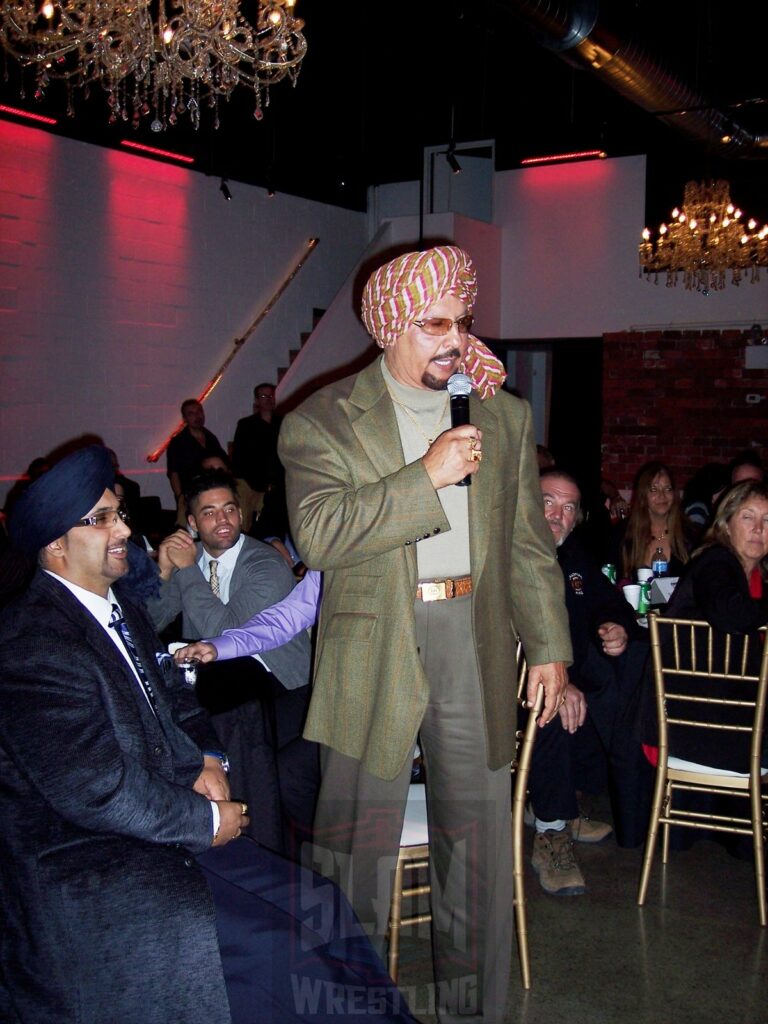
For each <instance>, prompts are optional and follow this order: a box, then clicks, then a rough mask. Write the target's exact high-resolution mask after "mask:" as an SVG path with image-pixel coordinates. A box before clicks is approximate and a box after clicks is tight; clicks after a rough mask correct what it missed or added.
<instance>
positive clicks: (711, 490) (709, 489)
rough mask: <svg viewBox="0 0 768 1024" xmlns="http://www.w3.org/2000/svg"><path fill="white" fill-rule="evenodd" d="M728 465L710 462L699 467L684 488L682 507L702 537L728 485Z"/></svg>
mask: <svg viewBox="0 0 768 1024" xmlns="http://www.w3.org/2000/svg"><path fill="white" fill-rule="evenodd" d="M729 480H730V474H729V470H728V467H727V466H725V465H723V463H721V462H708V463H707V464H706V465H704V466H702V467H701V468H700V469H698V470H697V471H696V472H695V473H694V474H693V476H692V477H691V479H690V480H689V481H688V483H687V484H686V485H685V487H684V489H683V498H682V508H683V513H684V515H685V516H686V517H687V519H688V521H689V523H690V524H691V526H692V527H693V529H694V531H695V532H696V533H697V535H698V536H699V537H702V536H703V535H704V533H705V531H706V529H707V527H708V526H709V524H710V522H711V520H712V511H713V509H714V507H715V505H717V501H718V498H719V497H720V495H721V494H722V493H723V491H724V490H725V488H726V487H727V486H728V483H729Z"/></svg>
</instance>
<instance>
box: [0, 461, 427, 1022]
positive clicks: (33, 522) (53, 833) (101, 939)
mask: <svg viewBox="0 0 768 1024" xmlns="http://www.w3.org/2000/svg"><path fill="white" fill-rule="evenodd" d="M112 486H113V473H112V467H111V464H110V459H109V455H108V453H107V450H106V449H105V448H102V447H100V446H91V447H89V448H83V449H81V450H79V451H77V452H75V453H74V454H72V455H70V456H68V457H67V458H65V459H63V460H62V461H61V462H59V463H57V464H56V465H55V466H53V468H52V469H51V470H50V471H49V472H48V473H46V474H45V475H44V476H42V477H40V479H39V480H37V481H36V482H35V483H34V484H32V485H31V486H30V487H29V488H28V490H27V491H26V492H25V494H24V496H23V497H22V498H21V499H20V501H19V502H18V504H17V505H16V507H15V509H14V514H13V518H12V522H11V530H10V532H11V540H12V542H13V543H14V544H15V546H16V547H17V548H18V549H19V550H20V551H21V552H22V553H24V554H25V555H27V556H28V557H30V558H36V559H37V561H38V565H39V568H38V570H37V573H36V575H35V576H34V578H33V580H32V582H31V584H30V585H29V588H28V589H27V591H26V592H25V593H24V594H23V595H22V596H21V597H20V598H19V599H18V600H17V601H16V602H15V603H14V604H12V605H10V606H9V607H8V608H7V609H6V610H5V611H4V613H3V619H2V623H1V624H0V778H1V780H2V781H0V820H1V821H2V828H0V887H1V888H2V892H3V904H4V907H3V909H4V916H5V920H4V932H3V943H2V948H1V949H0V1018H2V1020H3V1021H17V1022H19V1024H64V1022H66V1024H75V1022H78V1024H106V1022H109V1024H171V1022H179V1024H181V1022H183V1024H229V1022H230V1021H231V1022H233V1024H256V1022H259V1024H262V1022H263V1024H290V1022H296V1021H303V1020H311V1021H312V1022H313V1024H321V1022H333V1024H335V1022H336V1021H339V1020H341V1021H342V1022H343V1021H345V1020H348V1019H350V1017H352V1016H354V1019H355V1020H357V1019H359V1017H360V1015H361V1012H362V1014H363V1015H367V1016H374V1017H376V1019H377V1020H379V1021H386V1022H391V1024H394V1022H399V1024H413V1018H412V1017H411V1015H410V1013H409V1012H408V1010H407V1008H406V1007H405V1004H404V1002H403V1001H402V999H401V997H400V995H399V993H398V992H397V990H396V989H395V988H394V987H393V986H392V985H391V983H390V982H389V980H388V978H387V977H386V975H385V971H384V968H383V966H382V964H381V962H380V961H378V960H377V959H376V957H375V955H374V954H373V950H372V948H371V946H370V943H369V942H368V940H367V938H366V937H365V935H364V934H363V932H362V929H361V928H360V925H359V923H358V922H357V921H356V920H355V919H354V917H353V915H352V913H351V911H350V909H349V907H348V905H347V904H346V903H344V901H343V900H342V901H341V902H339V900H340V894H339V893H338V892H337V891H336V890H335V889H334V888H333V887H332V886H329V885H328V883H326V882H325V881H324V880H322V879H320V878H319V877H317V876H314V875H312V874H311V873H310V872H308V871H304V870H302V869H301V868H299V867H297V866H296V865H293V864H291V863H290V862H289V861H287V860H284V859H283V858H281V857H279V856H277V855H276V854H273V853H271V852H270V851H268V850H265V849H263V848H261V847H259V846H258V845H257V844H256V843H253V842H252V841H251V840H249V839H247V838H245V837H243V838H239V837H240V832H241V829H242V828H243V827H244V826H245V825H246V824H247V823H248V820H249V819H248V817H247V807H246V805H245V804H243V803H241V802H240V801H237V800H231V799H230V794H229V786H228V783H227V779H226V775H225V772H224V765H223V763H222V759H221V756H220V754H221V752H217V739H216V736H215V734H214V732H213V731H212V729H211V727H210V724H209V722H208V719H207V716H206V714H205V712H203V711H202V710H201V709H200V707H199V706H198V704H197V701H196V699H195V694H194V690H193V689H192V688H191V687H188V686H187V685H186V684H185V682H184V680H183V678H182V676H181V674H180V673H179V672H178V670H177V669H176V668H175V667H174V663H173V662H172V660H171V659H170V657H168V656H167V655H165V654H163V653H161V652H160V651H159V649H158V641H157V637H156V636H155V634H154V631H153V630H152V628H151V626H150V624H149V620H148V619H147V618H146V616H145V614H144V613H143V611H142V609H140V608H138V607H136V606H134V605H132V604H131V602H130V600H129V599H128V598H127V596H126V592H125V590H121V578H122V577H123V576H124V575H125V574H126V572H127V568H128V561H127V557H128V555H127V551H128V548H127V541H128V537H129V534H130V529H129V527H128V526H127V525H126V523H125V521H124V513H123V510H122V508H121V507H120V506H119V504H118V501H117V498H116V497H115V494H114V492H113V490H112ZM126 630H127V632H126ZM258 810H259V809H258V808H254V809H253V811H254V813H258Z"/></svg>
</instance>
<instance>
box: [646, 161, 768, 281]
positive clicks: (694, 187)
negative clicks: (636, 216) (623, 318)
mask: <svg viewBox="0 0 768 1024" xmlns="http://www.w3.org/2000/svg"><path fill="white" fill-rule="evenodd" d="M766 266H768V225H764V226H763V227H762V228H760V230H759V231H758V230H757V222H756V221H754V220H749V221H748V222H747V223H746V224H744V223H743V215H742V212H741V210H739V209H738V208H737V207H735V206H734V205H733V203H732V202H731V194H730V188H729V185H728V182H727V181H705V182H702V183H701V184H700V185H699V184H697V183H696V182H695V181H689V182H688V184H687V185H686V186H685V192H684V195H683V207H682V209H681V210H679V209H677V207H676V208H675V209H674V210H673V211H672V219H671V221H670V223H669V224H662V225H661V226H660V227H659V234H658V237H657V239H656V241H655V242H652V241H651V232H650V231H649V230H648V228H646V229H645V230H644V231H643V241H642V242H641V243H640V274H641V276H642V274H645V275H646V277H647V279H648V280H650V279H651V277H653V280H654V283H656V284H658V280H659V274H666V276H667V280H666V284H667V287H668V288H670V287H673V286H675V285H676V284H677V279H678V275H679V274H682V275H683V284H684V285H685V287H686V288H688V289H694V288H695V289H696V290H697V291H700V292H703V293H704V294H705V295H707V294H709V292H710V291H719V290H720V289H722V288H725V285H726V273H727V271H729V270H730V272H731V281H732V283H733V284H740V283H741V281H742V280H748V281H750V282H754V281H759V280H760V267H766Z"/></svg>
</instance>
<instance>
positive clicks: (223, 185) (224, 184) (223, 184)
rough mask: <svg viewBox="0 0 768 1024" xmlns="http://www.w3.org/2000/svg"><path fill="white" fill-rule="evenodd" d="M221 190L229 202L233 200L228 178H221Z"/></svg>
mask: <svg viewBox="0 0 768 1024" xmlns="http://www.w3.org/2000/svg"><path fill="white" fill-rule="evenodd" d="M219 192H221V194H222V195H223V196H224V198H225V199H226V200H227V202H228V203H230V202H231V201H232V193H231V192H230V191H229V186H228V185H227V179H226V178H222V179H221V184H220V185H219Z"/></svg>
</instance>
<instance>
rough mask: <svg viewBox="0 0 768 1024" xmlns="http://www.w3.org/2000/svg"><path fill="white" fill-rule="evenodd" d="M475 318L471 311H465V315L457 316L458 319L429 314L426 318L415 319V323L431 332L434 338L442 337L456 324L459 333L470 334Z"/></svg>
mask: <svg viewBox="0 0 768 1024" xmlns="http://www.w3.org/2000/svg"><path fill="white" fill-rule="evenodd" d="M473 320H474V317H473V316H472V314H471V313H465V314H464V316H460V317H457V319H456V320H451V318H450V317H448V316H428V317H426V318H425V319H424V320H414V321H413V323H414V324H415V325H416V327H420V328H421V329H422V331H424V333H425V334H431V335H432V337H433V338H442V337H443V335H445V334H447V333H448V331H450V329H451V328H452V327H453V325H454V324H456V326H457V327H458V329H459V334H469V332H470V331H471V330H472V322H473Z"/></svg>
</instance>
